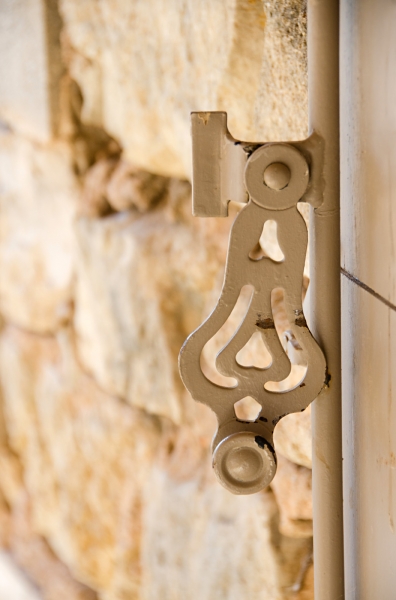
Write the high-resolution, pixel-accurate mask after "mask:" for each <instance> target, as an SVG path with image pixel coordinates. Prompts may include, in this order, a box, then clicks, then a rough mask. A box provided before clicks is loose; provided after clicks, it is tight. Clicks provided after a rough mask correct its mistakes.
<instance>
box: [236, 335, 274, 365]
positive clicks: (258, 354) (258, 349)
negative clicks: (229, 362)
mask: <svg viewBox="0 0 396 600" xmlns="http://www.w3.org/2000/svg"><path fill="white" fill-rule="evenodd" d="M235 358H236V361H237V363H238V365H240V366H241V367H256V369H268V368H269V367H270V366H271V364H272V356H271V354H270V353H269V351H268V349H267V347H266V345H265V343H264V340H263V336H262V334H261V333H260V332H259V331H255V332H254V333H253V335H252V336H251V337H250V339H249V340H248V341H247V343H246V344H245V345H244V346H243V348H241V349H240V350H239V352H238V354H237V355H236V357H235Z"/></svg>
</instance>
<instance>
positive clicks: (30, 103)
mask: <svg viewBox="0 0 396 600" xmlns="http://www.w3.org/2000/svg"><path fill="white" fill-rule="evenodd" d="M60 29H61V20H60V16H59V12H58V8H57V2H56V1H55V0H47V1H44V0H2V2H1V3H0V55H1V61H0V120H1V121H6V122H7V123H9V124H10V125H11V127H12V128H13V129H15V130H16V131H18V132H20V133H22V134H24V135H27V136H28V137H31V138H34V139H38V140H40V141H48V140H50V139H51V137H52V136H53V134H54V133H55V132H56V130H57V127H58V121H59V111H60V88H59V82H60V78H61V76H62V72H63V65H62V60H61V50H60V39H59V34H60Z"/></svg>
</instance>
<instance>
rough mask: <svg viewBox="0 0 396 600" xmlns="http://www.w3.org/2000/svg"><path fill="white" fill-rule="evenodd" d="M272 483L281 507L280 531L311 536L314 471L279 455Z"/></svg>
mask: <svg viewBox="0 0 396 600" xmlns="http://www.w3.org/2000/svg"><path fill="white" fill-rule="evenodd" d="M271 487H272V489H273V490H274V492H275V497H276V499H277V502H278V506H279V510H280V523H279V529H280V531H281V532H282V533H283V534H284V535H289V536H291V537H311V536H312V471H311V470H310V469H307V468H305V467H301V466H299V465H296V464H295V463H292V462H291V461H289V460H287V459H286V458H283V457H282V456H279V457H278V469H277V472H276V475H275V478H274V480H273V482H272V483H271Z"/></svg>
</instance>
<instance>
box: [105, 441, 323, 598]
mask: <svg viewBox="0 0 396 600" xmlns="http://www.w3.org/2000/svg"><path fill="white" fill-rule="evenodd" d="M178 458H179V461H180V460H181V459H182V454H181V453H180V454H178ZM174 460H176V459H174ZM202 470H203V469H202V466H201V473H202ZM196 473H197V475H198V476H199V474H200V472H199V470H197V471H196ZM203 477H204V479H202V475H201V477H197V476H196V477H195V478H194V479H189V480H185V479H182V480H180V479H178V478H177V477H175V475H174V473H173V472H172V473H171V474H170V473H169V472H167V471H166V469H164V468H162V469H156V470H154V471H153V474H152V479H151V482H150V483H151V486H150V488H148V489H155V490H156V500H155V502H152V501H151V502H150V501H149V500H148V501H147V502H146V503H145V506H146V509H145V511H144V514H143V531H144V533H143V540H142V573H143V576H142V586H143V596H142V597H143V598H144V600H157V598H164V599H165V600H168V599H169V600H170V599H172V600H212V599H214V598H216V600H239V599H240V598H249V600H259V599H260V600H273V599H275V598H279V599H281V598H282V599H285V598H288V597H290V596H289V594H288V593H287V590H288V589H289V590H290V589H296V591H298V590H299V586H298V585H297V588H294V585H295V584H296V582H297V580H298V579H299V572H300V569H301V565H302V564H303V563H304V561H306V559H307V556H308V555H309V553H310V545H311V542H310V540H305V539H291V538H285V537H284V536H283V535H282V534H280V533H279V531H278V529H277V507H276V503H275V502H274V497H273V496H272V494H271V493H270V492H269V491H267V492H264V493H262V494H257V495H253V496H233V495H232V494H230V493H229V492H227V491H226V490H224V489H223V488H222V487H220V486H219V485H218V483H217V482H216V481H215V480H214V476H213V475H211V477H208V475H206V474H203ZM204 482H205V483H204ZM310 597H312V596H310ZM293 598H299V596H298V595H297V594H296V595H293ZM106 600H110V598H107V597H106Z"/></svg>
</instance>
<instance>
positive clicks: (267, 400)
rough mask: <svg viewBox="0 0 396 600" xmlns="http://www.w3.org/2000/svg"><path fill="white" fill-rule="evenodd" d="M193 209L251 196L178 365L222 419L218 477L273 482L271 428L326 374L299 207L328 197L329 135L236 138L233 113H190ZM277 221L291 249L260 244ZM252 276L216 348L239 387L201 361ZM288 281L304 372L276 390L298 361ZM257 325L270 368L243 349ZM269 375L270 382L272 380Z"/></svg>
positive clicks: (219, 362) (244, 485)
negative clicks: (277, 303)
mask: <svg viewBox="0 0 396 600" xmlns="http://www.w3.org/2000/svg"><path fill="white" fill-rule="evenodd" d="M192 138H193V214H194V215H195V216H200V217H219V216H223V217H224V216H227V215H228V203H229V201H230V200H234V201H236V202H243V203H245V204H246V206H245V207H244V208H243V209H242V210H241V211H240V213H239V214H238V216H237V217H236V219H235V222H234V224H233V227H232V231H231V235H230V241H229V248H228V256H227V264H226V271H225V277H224V284H223V288H222V291H221V295H220V298H219V300H218V303H217V305H216V307H215V309H214V310H213V312H212V313H211V315H210V316H209V317H208V318H207V319H206V321H205V322H204V323H202V325H200V327H198V329H196V330H195V331H194V332H193V333H192V334H191V335H190V336H189V337H188V339H187V340H186V342H185V343H184V345H183V347H182V349H181V351H180V357H179V366H180V374H181V377H182V380H183V382H184V384H185V386H186V388H187V389H188V390H189V391H190V393H191V395H192V397H193V398H194V400H196V401H199V402H203V403H204V404H207V405H208V406H210V408H211V409H212V410H213V411H214V412H215V413H216V415H217V419H218V430H217V432H216V435H215V437H214V440H213V445H212V449H213V467H214V470H215V473H216V475H217V477H218V479H219V480H220V482H221V483H222V484H223V485H224V486H225V487H226V488H227V489H228V490H230V491H231V492H233V493H235V494H252V493H254V492H257V491H259V490H260V489H262V488H264V487H266V486H267V485H268V484H269V483H270V482H271V481H272V479H273V477H274V475H275V472H276V454H275V450H274V442H273V433H274V429H275V426H276V424H277V423H278V422H279V421H280V419H281V418H282V417H284V416H286V415H287V414H289V413H291V412H298V411H302V410H304V409H305V408H306V407H307V406H308V405H309V404H310V403H311V402H312V401H313V400H314V399H315V398H316V397H317V396H318V394H319V393H320V392H321V390H322V389H323V387H324V385H325V379H326V362H325V358H324V355H323V352H322V350H321V349H320V347H319V345H318V344H317V342H316V341H315V339H314V338H313V336H312V334H311V333H310V331H309V329H308V326H307V323H306V320H305V316H304V313H303V307H302V283H303V271H304V262H305V257H306V252H307V243H308V232H307V227H306V224H305V221H304V219H303V217H302V216H301V214H300V212H299V211H298V209H297V203H298V202H299V201H305V202H309V203H310V204H311V205H313V206H314V207H317V206H319V205H320V204H321V201H322V181H321V173H322V164H323V144H322V140H321V139H320V138H319V136H315V134H314V135H313V136H311V137H310V138H308V139H307V140H305V141H303V142H293V143H267V144H249V143H246V142H240V141H237V140H235V139H234V138H233V137H232V136H231V135H230V133H229V132H228V129H227V114H226V113H222V112H206V113H204V112H198V113H192ZM268 220H271V221H275V222H276V224H277V235H278V241H279V245H280V248H281V250H282V252H283V255H284V259H283V260H282V261H277V262H275V261H274V260H272V259H271V258H270V257H268V256H265V255H262V256H260V258H259V259H258V258H257V256H255V255H254V253H252V250H253V249H254V248H257V245H258V243H259V240H260V237H261V234H262V232H263V227H264V224H265V222H266V221H268ZM246 285H248V286H250V289H251V297H250V301H249V305H248V308H247V310H246V314H245V317H244V319H243V321H242V323H241V325H240V326H239V328H238V329H237V331H236V333H235V334H234V336H233V337H232V338H231V340H230V341H229V342H228V343H227V344H226V345H225V346H224V348H222V349H221V350H220V352H219V353H218V355H217V357H216V368H217V369H218V371H219V372H220V373H221V374H222V375H223V376H226V377H232V378H234V381H235V380H236V382H237V383H236V385H234V387H223V386H221V385H218V384H216V383H214V382H213V381H210V380H209V378H208V377H207V376H206V375H205V374H204V373H203V371H202V368H201V354H202V351H203V349H204V346H205V344H206V343H207V342H208V341H209V340H210V339H211V338H212V337H213V336H214V335H215V334H216V332H217V331H218V330H219V329H220V328H221V327H222V326H223V324H224V323H225V322H226V320H227V319H228V317H229V315H230V314H231V312H232V310H233V308H234V307H235V304H236V303H237V301H238V298H239V295H240V292H241V289H242V288H243V287H244V286H246ZM279 288H282V289H283V294H284V296H283V297H284V309H285V312H286V315H287V319H288V322H289V326H288V332H289V335H290V336H291V337H292V338H293V340H294V341H295V344H296V345H297V347H298V348H299V353H300V356H301V359H302V362H303V364H305V365H306V371H305V376H304V378H303V380H300V381H299V382H298V384H297V385H296V386H294V387H293V388H292V389H287V390H285V391H280V390H277V391H274V389H273V388H271V386H269V385H268V383H269V382H274V381H275V382H280V381H282V380H284V379H285V378H286V377H287V376H288V375H289V373H290V370H291V363H290V360H289V358H288V356H287V353H286V350H285V348H284V345H283V344H282V340H281V339H280V336H279V333H278V332H277V328H276V323H275V320H274V314H273V307H272V304H271V293H272V291H273V290H274V289H279ZM254 334H255V335H256V336H257V334H259V336H261V339H262V341H263V342H264V344H265V347H266V348H267V350H268V351H269V353H270V355H271V361H270V362H269V364H267V365H266V366H265V367H264V368H263V367H260V368H259V367H257V366H246V365H242V364H241V363H240V361H239V362H238V358H237V355H238V353H239V352H240V351H241V350H242V349H243V348H244V347H245V345H246V344H247V343H248V342H249V340H250V339H251V338H252V336H253V335H254ZM266 384H267V385H266ZM246 397H250V398H253V399H254V400H255V401H256V402H257V403H258V405H260V407H261V408H260V407H259V408H260V412H259V414H258V415H257V416H256V417H255V419H254V420H251V421H246V420H242V419H238V417H237V414H236V412H235V404H236V403H238V402H239V401H241V400H242V399H244V398H246Z"/></svg>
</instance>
